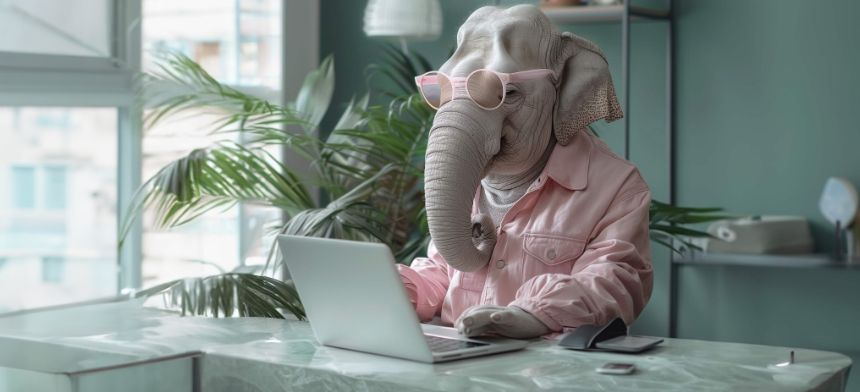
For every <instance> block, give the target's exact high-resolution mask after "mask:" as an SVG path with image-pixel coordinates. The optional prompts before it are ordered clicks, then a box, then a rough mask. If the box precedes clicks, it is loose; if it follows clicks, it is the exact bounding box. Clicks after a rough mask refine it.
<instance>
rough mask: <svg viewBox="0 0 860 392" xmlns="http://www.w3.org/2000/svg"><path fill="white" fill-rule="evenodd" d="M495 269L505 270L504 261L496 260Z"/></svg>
mask: <svg viewBox="0 0 860 392" xmlns="http://www.w3.org/2000/svg"><path fill="white" fill-rule="evenodd" d="M496 268H498V269H502V268H505V261H504V260H496Z"/></svg>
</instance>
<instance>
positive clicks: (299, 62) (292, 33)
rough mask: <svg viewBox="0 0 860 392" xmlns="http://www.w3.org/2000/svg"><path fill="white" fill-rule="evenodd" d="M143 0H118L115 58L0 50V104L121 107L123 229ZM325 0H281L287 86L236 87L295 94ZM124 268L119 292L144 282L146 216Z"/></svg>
mask: <svg viewBox="0 0 860 392" xmlns="http://www.w3.org/2000/svg"><path fill="white" fill-rule="evenodd" d="M143 1H145V0H113V1H111V3H110V4H111V7H112V9H111V15H112V23H111V28H110V31H111V33H112V37H110V39H111V41H110V42H111V45H110V48H111V56H110V57H87V56H74V55H57V54H38V53H23V52H22V53H18V52H9V51H0V106H34V107H110V108H116V109H117V132H118V137H117V143H118V146H117V184H116V187H117V199H118V200H117V222H116V230H117V233H119V232H120V228H121V222H123V221H124V220H125V219H126V218H127V215H128V214H127V211H128V207H129V206H130V204H131V202H132V199H133V197H134V194H135V191H136V190H137V189H138V187H139V186H140V185H141V183H142V178H141V177H142V174H141V167H142V143H143V129H142V118H143V108H142V107H141V106H140V103H139V102H137V100H136V99H135V78H136V77H137V75H138V74H139V73H140V72H141V60H142V35H141V34H142V31H141V26H142V20H141V18H142V2H143ZM319 3H320V1H319V0H302V1H284V2H283V3H282V7H281V12H282V19H281V21H282V25H281V34H282V35H281V48H280V55H281V57H282V63H281V71H282V72H281V85H280V89H279V90H275V89H270V88H265V87H259V88H258V87H251V88H249V87H245V86H236V87H237V88H240V89H242V90H243V91H249V92H251V93H254V94H257V95H258V96H260V97H261V98H265V99H269V100H273V101H276V102H278V103H284V102H288V101H291V100H292V99H294V97H295V96H296V95H297V94H298V92H299V90H300V89H301V86H302V82H303V80H304V77H305V75H306V74H307V73H308V72H309V71H311V70H313V69H315V68H316V67H317V66H318V64H319V12H320V11H319V9H320V5H319ZM286 54H289V55H286ZM282 157H283V159H284V162H285V163H287V164H291V165H296V166H298V165H306V163H305V162H303V161H301V160H298V159H297V157H294V156H291V155H289V154H287V153H286V152H285V151H282ZM241 210H242V209H241V208H240V211H241ZM244 223H245V222H244V221H243V217H242V215H241V214H240V220H239V225H240V230H239V236H238V238H237V241H239V246H238V248H239V255H237V257H238V259H239V263H244V259H243V257H242V255H244V254H246V252H247V246H248V245H247V244H246V243H245V242H246V240H245V238H246V236H245V227H246V225H245V224H244ZM117 267H118V269H117V277H118V279H117V292H118V293H119V294H122V293H128V292H133V291H136V290H139V289H140V288H141V284H142V276H141V273H142V225H141V223H140V221H139V220H138V221H137V222H136V223H135V224H134V225H132V227H131V228H130V231H129V233H128V236H127V237H126V239H125V241H124V244H123V247H122V248H121V249H119V250H118V252H117Z"/></svg>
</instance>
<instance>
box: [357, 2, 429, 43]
mask: <svg viewBox="0 0 860 392" xmlns="http://www.w3.org/2000/svg"><path fill="white" fill-rule="evenodd" d="M364 33H365V34H367V35H368V36H370V37H389V38H404V39H414V40H433V39H436V38H438V37H439V35H440V34H441V33H442V7H441V6H440V5H439V0H370V1H369V2H368V3H367V8H365V10H364Z"/></svg>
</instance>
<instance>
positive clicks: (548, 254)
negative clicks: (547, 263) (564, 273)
mask: <svg viewBox="0 0 860 392" xmlns="http://www.w3.org/2000/svg"><path fill="white" fill-rule="evenodd" d="M556 256H558V255H557V254H555V249H550V250H547V251H546V258H548V259H550V260H555V258H556Z"/></svg>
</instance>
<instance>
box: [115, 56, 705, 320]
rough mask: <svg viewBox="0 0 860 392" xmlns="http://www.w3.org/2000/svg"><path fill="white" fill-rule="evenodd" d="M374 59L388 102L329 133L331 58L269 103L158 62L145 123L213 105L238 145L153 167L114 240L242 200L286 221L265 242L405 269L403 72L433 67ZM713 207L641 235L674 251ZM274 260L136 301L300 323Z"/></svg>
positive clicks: (665, 214)
mask: <svg viewBox="0 0 860 392" xmlns="http://www.w3.org/2000/svg"><path fill="white" fill-rule="evenodd" d="M385 53H386V56H387V57H386V62H385V63H384V64H383V65H382V66H375V67H372V70H373V71H374V74H377V75H382V76H383V78H381V79H380V78H376V79H373V80H375V81H376V82H375V83H376V84H379V85H381V86H387V88H382V87H379V88H377V89H376V91H375V94H376V96H377V98H379V99H380V100H384V101H387V102H388V104H387V105H373V106H371V105H369V104H368V102H369V100H370V95H369V94H365V95H364V96H362V97H361V98H358V99H353V100H351V101H350V102H349V104H348V105H347V106H346V109H345V110H344V112H343V113H342V114H341V116H340V118H339V120H338V122H337V123H336V125H335V126H334V128H333V130H332V131H331V132H324V131H325V130H321V129H320V123H321V121H322V119H323V116H324V115H325V113H326V112H327V111H328V110H329V106H330V103H331V97H332V91H333V86H334V76H333V75H334V73H333V69H334V61H333V59H332V58H330V57H329V58H327V59H325V60H324V61H323V62H322V64H321V65H320V67H319V68H318V69H317V70H314V71H312V72H311V73H310V74H308V76H307V77H306V79H305V82H304V85H303V86H302V88H301V91H300V92H299V94H298V96H297V97H296V99H295V101H293V102H291V103H289V104H287V105H278V104H274V103H272V102H268V101H266V100H263V99H260V98H257V97H254V96H253V95H249V94H246V93H243V92H241V91H239V90H237V89H235V88H232V87H229V86H226V85H224V84H222V83H220V82H218V81H217V80H215V79H214V78H212V77H211V76H210V75H209V74H208V73H207V72H206V71H205V70H204V69H203V68H202V67H200V65H198V64H196V63H195V62H194V61H192V60H191V59H189V58H187V57H184V56H182V55H176V54H171V55H167V56H165V57H164V58H163V60H162V61H161V62H160V63H159V67H158V71H156V72H153V73H151V74H147V75H144V76H143V77H142V78H141V86H142V89H141V91H142V97H143V98H144V100H145V102H146V104H147V106H148V107H150V108H151V109H152V110H151V111H150V112H149V114H148V116H147V117H146V121H145V126H147V127H152V126H154V125H156V124H157V123H159V122H160V121H161V120H163V119H165V118H168V117H171V116H174V115H177V114H182V113H184V112H186V111H188V110H191V109H199V108H201V107H205V108H210V109H211V108H214V109H217V110H218V112H219V113H221V115H220V118H219V121H218V122H217V123H215V124H213V126H212V129H211V131H212V133H213V134H215V135H224V136H229V135H235V134H237V133H240V134H241V135H242V138H241V140H243V142H242V143H236V142H232V141H221V142H217V143H215V144H213V145H212V146H210V147H208V148H204V149H196V150H193V151H190V152H188V154H187V155H185V156H183V157H181V158H179V159H177V160H175V161H173V162H171V163H169V164H168V165H166V166H164V167H163V168H162V169H160V170H159V171H158V172H157V173H156V174H155V175H154V176H153V177H151V178H149V179H148V180H147V181H146V182H145V183H144V184H143V185H142V186H141V188H140V189H139V190H138V192H137V194H136V197H135V199H134V202H133V205H132V206H131V208H132V209H133V211H132V214H129V216H131V217H132V218H131V219H130V220H128V221H126V222H124V223H123V225H122V228H123V229H122V233H121V236H120V238H125V236H126V235H127V234H128V231H129V229H130V227H131V225H132V222H133V219H135V218H136V217H139V216H140V215H141V212H142V210H144V209H150V210H151V211H153V212H154V213H155V220H156V221H155V222H154V223H155V224H156V225H158V226H160V227H164V228H172V227H176V226H181V225H183V224H185V223H188V222H190V221H193V220H194V219H195V218H197V217H199V216H201V215H202V214H205V213H206V212H208V211H211V210H213V209H218V208H225V207H230V206H233V205H236V204H238V203H252V204H256V205H263V206H270V207H276V208H279V209H280V210H282V211H283V213H284V216H285V217H286V219H284V222H283V223H282V224H281V225H280V226H279V228H278V230H275V231H273V232H271V233H269V235H275V234H278V233H281V234H294V235H305V236H319V237H329V238H341V239H351V240H360V241H376V242H382V243H385V244H387V245H388V246H389V247H390V248H391V249H392V251H393V252H394V254H395V255H396V258H397V260H398V261H399V262H402V263H407V264H408V263H409V262H411V260H412V259H413V258H414V257H416V256H418V255H420V254H421V253H422V252H424V250H425V249H426V246H427V243H428V241H429V234H428V230H427V224H426V217H425V214H424V208H423V207H424V203H423V192H422V185H423V180H422V176H423V158H424V152H425V151H424V150H425V148H426V142H427V133H428V131H429V128H430V125H431V123H432V119H433V112H432V110H431V109H429V108H428V107H427V106H426V105H424V104H423V101H422V100H421V98H420V97H419V96H418V95H417V94H416V92H415V91H414V89H413V88H412V77H413V76H414V75H417V74H421V73H423V72H426V71H429V70H431V69H432V67H431V66H430V64H429V62H428V61H427V60H426V59H424V58H423V57H421V56H420V55H417V54H413V55H410V56H407V55H404V54H402V53H401V52H400V51H398V50H397V49H395V48H393V47H387V48H386V49H385ZM377 87H378V86H377ZM228 139H231V138H228ZM232 139H235V138H232ZM272 146H278V147H281V148H283V149H285V150H287V151H288V152H289V153H291V154H297V155H298V156H301V157H303V158H304V159H305V160H306V162H307V163H308V167H309V168H310V170H308V171H306V172H298V171H297V170H296V169H295V168H291V167H289V166H287V165H285V164H283V163H282V162H281V160H280V159H279V157H276V156H273V155H272V154H271V153H270V152H269V151H270V150H271V148H270V147H272ZM314 189H319V190H321V191H322V194H323V197H317V196H318V195H316V194H315V193H314V191H313V190H314ZM718 211H719V209H714V208H686V207H678V206H672V205H668V204H664V203H660V202H657V201H655V202H653V203H652V205H651V233H650V234H651V237H652V239H653V240H654V241H656V242H658V243H660V244H663V245H665V246H667V247H670V248H671V249H673V250H676V249H675V248H674V247H673V242H672V240H673V239H677V240H679V241H680V243H685V244H687V245H690V244H689V242H687V240H686V237H701V236H707V233H705V232H702V231H699V230H695V229H692V228H685V227H681V225H685V224H691V223H700V222H706V221H709V220H714V219H719V218H722V217H721V216H719V215H715V213H716V212H718ZM121 245H122V242H120V246H121ZM278 253H279V252H277V251H276V250H275V249H274V246H273V248H272V249H270V252H269V260H268V262H267V264H266V266H265V267H264V268H263V269H262V271H261V272H260V273H239V272H227V273H222V274H219V275H214V276H210V277H205V278H194V279H181V280H177V281H172V282H167V283H164V284H161V285H158V286H155V287H151V288H148V289H146V290H143V291H140V292H138V293H137V294H136V295H137V296H152V295H155V294H159V295H163V296H164V299H165V300H166V301H167V302H168V303H169V305H170V306H175V307H176V308H178V309H180V310H181V311H182V313H183V314H196V315H210V316H214V317H219V316H226V317H230V316H234V315H238V316H262V317H283V315H284V312H283V311H286V313H288V314H292V315H294V316H295V317H298V318H299V319H302V318H304V310H303V308H302V306H301V302H300V301H299V298H298V296H297V294H296V292H295V290H294V289H293V287H292V286H291V284H289V282H284V281H282V280H280V279H278V278H277V277H276V274H274V273H273V271H275V270H276V269H277V268H278V267H280V262H279V260H278V257H277V255H278Z"/></svg>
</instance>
